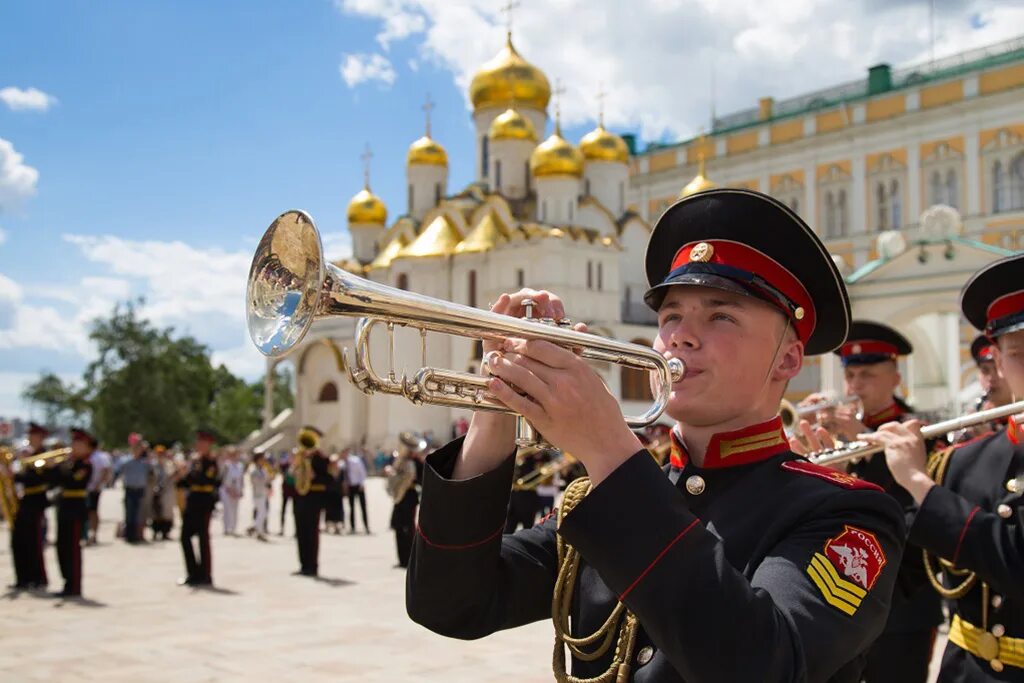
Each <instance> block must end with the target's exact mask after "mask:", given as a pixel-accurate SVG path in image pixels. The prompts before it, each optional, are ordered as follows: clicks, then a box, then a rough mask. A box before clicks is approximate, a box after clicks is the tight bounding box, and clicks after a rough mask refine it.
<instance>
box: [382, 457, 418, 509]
mask: <svg viewBox="0 0 1024 683" xmlns="http://www.w3.org/2000/svg"><path fill="white" fill-rule="evenodd" d="M391 468H392V472H391V473H390V474H389V475H388V480H387V483H386V484H385V490H386V491H387V493H388V495H389V496H391V500H392V502H394V503H398V502H399V501H401V500H402V498H404V497H405V494H406V492H407V491H408V490H409V489H410V488H412V487H413V486H414V485H415V484H416V463H415V462H413V459H412V456H410V455H409V454H408V453H404V452H403V453H400V454H399V455H398V457H397V458H395V462H394V463H393V464H392V465H391Z"/></svg>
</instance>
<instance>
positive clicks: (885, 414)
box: [864, 402, 905, 429]
mask: <svg viewBox="0 0 1024 683" xmlns="http://www.w3.org/2000/svg"><path fill="white" fill-rule="evenodd" d="M904 414H905V413H904V411H903V408H901V407H900V404H899V403H896V402H893V403H891V404H890V405H889V407H888V408H884V409H882V410H880V411H878V412H877V413H874V414H873V415H868V416H867V417H865V418H864V425H865V426H867V427H870V428H871V429H875V428H876V427H880V426H881V425H883V424H885V423H886V422H892V421H893V420H895V419H896V418H898V417H901V416H902V415H904Z"/></svg>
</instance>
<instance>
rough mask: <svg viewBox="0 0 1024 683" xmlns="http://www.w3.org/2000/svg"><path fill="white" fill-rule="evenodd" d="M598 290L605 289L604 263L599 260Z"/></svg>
mask: <svg viewBox="0 0 1024 683" xmlns="http://www.w3.org/2000/svg"><path fill="white" fill-rule="evenodd" d="M597 291H599V292H602V291H604V264H603V263H601V262H600V261H598V262H597Z"/></svg>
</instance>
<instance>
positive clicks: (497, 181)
mask: <svg viewBox="0 0 1024 683" xmlns="http://www.w3.org/2000/svg"><path fill="white" fill-rule="evenodd" d="M494 189H495V190H500V189H501V159H495V160H494Z"/></svg>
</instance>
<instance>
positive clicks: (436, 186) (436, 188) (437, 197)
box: [434, 183, 441, 206]
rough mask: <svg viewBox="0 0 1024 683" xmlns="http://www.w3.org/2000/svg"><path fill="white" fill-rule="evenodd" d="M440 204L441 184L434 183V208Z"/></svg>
mask: <svg viewBox="0 0 1024 683" xmlns="http://www.w3.org/2000/svg"><path fill="white" fill-rule="evenodd" d="M440 203H441V183H434V206H437V205H438V204H440Z"/></svg>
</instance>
